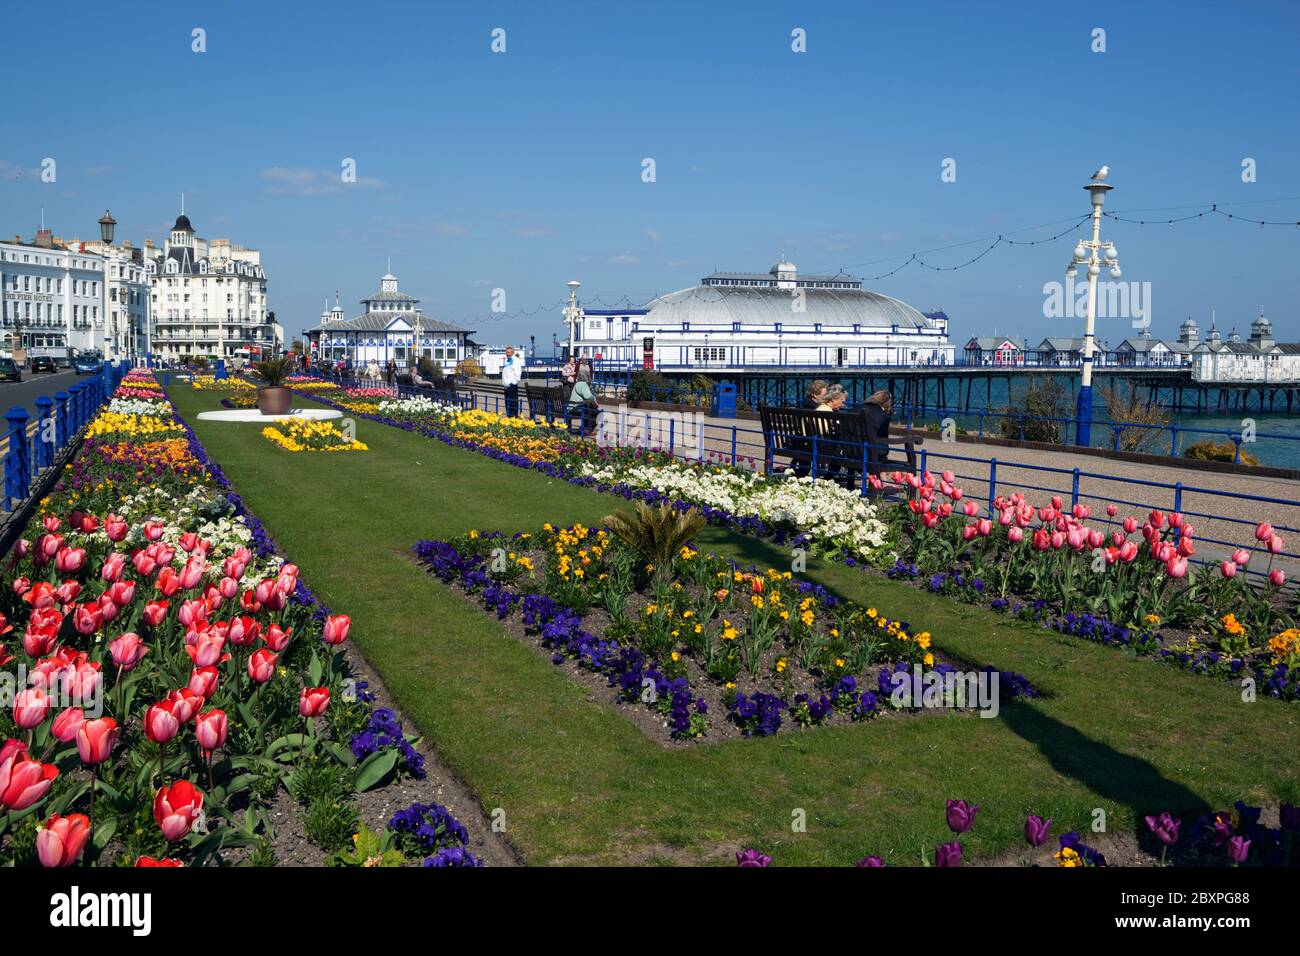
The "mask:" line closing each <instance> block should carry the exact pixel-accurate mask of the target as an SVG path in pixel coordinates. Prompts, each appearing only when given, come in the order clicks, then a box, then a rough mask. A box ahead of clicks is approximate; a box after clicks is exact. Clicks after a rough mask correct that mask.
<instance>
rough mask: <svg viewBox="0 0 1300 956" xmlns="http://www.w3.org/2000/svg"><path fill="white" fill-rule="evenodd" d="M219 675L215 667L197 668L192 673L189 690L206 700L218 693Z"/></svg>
mask: <svg viewBox="0 0 1300 956" xmlns="http://www.w3.org/2000/svg"><path fill="white" fill-rule="evenodd" d="M218 680H219V675H218V673H217V669H216V668H215V667H196V668H194V670H192V671H190V683H189V689H190V690H191V691H193V692H194V694H195V695H197V696H199V697H202V698H203V699H204V700H211V699H212V695H213V694H214V693H216V690H217V683H218Z"/></svg>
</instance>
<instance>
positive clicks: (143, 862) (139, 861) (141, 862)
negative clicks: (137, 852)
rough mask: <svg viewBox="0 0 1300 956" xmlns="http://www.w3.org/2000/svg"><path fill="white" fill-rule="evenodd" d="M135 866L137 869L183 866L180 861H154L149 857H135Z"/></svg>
mask: <svg viewBox="0 0 1300 956" xmlns="http://www.w3.org/2000/svg"><path fill="white" fill-rule="evenodd" d="M135 865H136V866H137V867H152V866H167V867H172V866H184V865H185V864H184V863H182V862H181V861H180V860H177V859H174V858H172V857H167V858H164V859H161V860H155V859H154V858H153V857H151V856H141V857H136V861H135Z"/></svg>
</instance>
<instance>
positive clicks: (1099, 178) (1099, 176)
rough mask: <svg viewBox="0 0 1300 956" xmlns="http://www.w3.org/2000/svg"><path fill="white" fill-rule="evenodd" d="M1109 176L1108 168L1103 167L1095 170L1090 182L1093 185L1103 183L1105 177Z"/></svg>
mask: <svg viewBox="0 0 1300 956" xmlns="http://www.w3.org/2000/svg"><path fill="white" fill-rule="evenodd" d="M1109 175H1110V167H1109V166H1103V167H1101V169H1099V170H1097V171H1096V172H1095V173H1093V174H1092V181H1093V182H1094V183H1100V182H1104V181H1105V179H1106V177H1107V176H1109Z"/></svg>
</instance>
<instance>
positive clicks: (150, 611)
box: [143, 601, 169, 627]
mask: <svg viewBox="0 0 1300 956" xmlns="http://www.w3.org/2000/svg"><path fill="white" fill-rule="evenodd" d="M168 606H169V605H168V602H166V601H150V602H149V603H148V604H146V605H145V606H144V615H143V616H144V622H145V623H146V624H148V625H149V626H150V627H157V626H158V625H159V624H161V623H162V622H163V619H164V618H166V617H167V608H168Z"/></svg>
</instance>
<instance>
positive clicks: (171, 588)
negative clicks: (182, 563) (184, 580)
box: [158, 565, 181, 597]
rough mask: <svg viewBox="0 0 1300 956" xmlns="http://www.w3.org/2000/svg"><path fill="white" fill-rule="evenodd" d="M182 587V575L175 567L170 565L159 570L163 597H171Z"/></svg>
mask: <svg viewBox="0 0 1300 956" xmlns="http://www.w3.org/2000/svg"><path fill="white" fill-rule="evenodd" d="M180 589H181V576H180V575H179V574H177V573H176V569H175V568H173V567H172V566H171V565H168V566H167V567H165V568H163V569H162V570H161V571H159V572H158V590H159V591H161V592H162V594H163V597H171V596H172V595H173V594H175V593H176V592H177V591H179V590H180Z"/></svg>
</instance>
